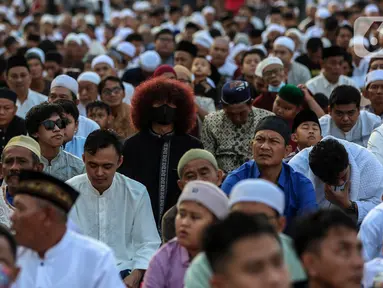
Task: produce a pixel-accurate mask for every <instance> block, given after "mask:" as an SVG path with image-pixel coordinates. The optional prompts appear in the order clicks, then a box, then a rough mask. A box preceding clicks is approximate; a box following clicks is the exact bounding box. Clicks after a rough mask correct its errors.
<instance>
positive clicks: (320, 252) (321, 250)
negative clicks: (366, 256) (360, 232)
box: [303, 227, 363, 288]
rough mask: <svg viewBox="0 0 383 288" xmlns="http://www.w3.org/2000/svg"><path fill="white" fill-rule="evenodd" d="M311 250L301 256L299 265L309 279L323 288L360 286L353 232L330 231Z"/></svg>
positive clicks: (359, 259)
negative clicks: (301, 260) (301, 259)
mask: <svg viewBox="0 0 383 288" xmlns="http://www.w3.org/2000/svg"><path fill="white" fill-rule="evenodd" d="M314 249H315V250H314V251H312V252H307V253H305V254H303V266H304V268H305V269H306V271H307V272H308V276H309V277H310V278H312V279H313V280H314V281H315V282H317V283H323V285H324V286H326V287H334V288H341V287H350V288H359V287H360V283H361V281H362V277H363V259H362V244H361V242H360V241H359V240H358V237H357V233H356V231H354V230H351V229H349V228H345V227H334V228H331V229H330V230H329V231H328V232H327V235H326V237H325V238H324V239H323V241H321V243H320V244H319V245H318V246H317V247H315V248H314ZM339 269H342V273H339Z"/></svg>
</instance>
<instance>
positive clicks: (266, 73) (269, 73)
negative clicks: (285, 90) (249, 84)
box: [263, 68, 282, 78]
mask: <svg viewBox="0 0 383 288" xmlns="http://www.w3.org/2000/svg"><path fill="white" fill-rule="evenodd" d="M281 71H282V68H275V69H273V70H269V71H263V77H266V78H267V77H271V76H273V75H278V74H279V73H280V72H281Z"/></svg>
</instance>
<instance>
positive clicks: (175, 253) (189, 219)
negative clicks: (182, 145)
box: [144, 180, 229, 288]
mask: <svg viewBox="0 0 383 288" xmlns="http://www.w3.org/2000/svg"><path fill="white" fill-rule="evenodd" d="M228 206H229V202H228V199H227V197H226V195H225V194H224V193H223V191H222V190H221V189H219V188H218V187H217V186H215V185H214V184H212V183H209V182H205V181H199V180H197V181H191V182H189V183H188V184H186V186H185V188H184V189H183V191H182V194H181V196H180V198H179V199H178V202H177V209H178V212H177V217H176V235H177V237H176V238H174V239H173V240H171V241H169V242H168V243H166V244H165V245H164V246H162V247H161V249H160V250H158V252H157V253H156V254H155V255H154V256H153V258H152V260H151V261H150V263H149V267H148V269H147V271H146V274H145V278H144V288H154V287H156V288H165V287H167V288H178V287H183V286H184V285H183V283H184V282H183V280H184V275H185V272H186V269H187V268H188V266H189V264H190V262H191V261H192V260H193V258H194V257H195V256H196V255H197V254H198V253H199V252H200V251H201V250H202V247H201V246H202V245H201V239H202V236H203V233H204V231H205V230H206V228H207V227H208V226H210V225H211V224H213V223H214V222H216V221H217V220H222V219H224V218H225V217H226V215H227V213H228V210H229V208H228Z"/></svg>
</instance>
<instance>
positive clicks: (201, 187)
mask: <svg viewBox="0 0 383 288" xmlns="http://www.w3.org/2000/svg"><path fill="white" fill-rule="evenodd" d="M184 201H193V202H197V203H199V204H201V205H202V206H204V207H206V208H207V209H208V210H209V211H210V212H211V213H212V214H213V215H215V216H216V217H217V218H218V219H220V220H222V219H224V218H225V217H226V216H227V214H228V213H229V199H227V196H226V194H225V193H224V192H223V191H222V190H221V189H220V188H218V186H216V185H214V184H212V183H210V182H206V181H200V180H195V181H190V182H188V183H187V184H186V186H185V187H184V189H183V190H182V193H181V195H180V197H179V198H178V201H177V207H178V208H179V207H180V205H181V204H182V202H184Z"/></svg>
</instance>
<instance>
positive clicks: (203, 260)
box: [185, 234, 307, 288]
mask: <svg viewBox="0 0 383 288" xmlns="http://www.w3.org/2000/svg"><path fill="white" fill-rule="evenodd" d="M279 237H280V239H281V242H282V249H283V257H284V259H285V263H286V265H287V269H288V270H289V273H290V276H291V282H298V281H304V280H306V279H307V277H306V273H305V271H304V270H303V267H302V265H301V262H300V261H299V259H298V257H297V255H296V253H295V251H294V248H293V243H292V239H291V238H290V237H289V236H287V235H284V234H280V235H279ZM211 275H212V271H211V268H210V264H209V261H208V260H207V257H206V254H205V253H203V252H202V253H200V254H198V255H197V256H196V257H195V258H194V260H193V262H192V263H191V265H190V267H189V268H188V270H187V271H186V274H185V288H210V283H209V280H210V277H211Z"/></svg>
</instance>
